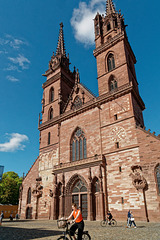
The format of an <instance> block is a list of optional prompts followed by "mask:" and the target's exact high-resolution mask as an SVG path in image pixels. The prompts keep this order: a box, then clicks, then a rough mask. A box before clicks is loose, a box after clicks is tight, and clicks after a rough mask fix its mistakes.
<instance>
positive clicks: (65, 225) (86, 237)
mask: <svg viewBox="0 0 160 240" xmlns="http://www.w3.org/2000/svg"><path fill="white" fill-rule="evenodd" d="M69 224H70V223H69V222H68V221H67V220H57V226H58V228H65V230H64V231H63V235H62V236H60V237H59V238H58V239H57V240H62V239H64V240H69V239H70V240H73V237H72V236H71V235H70V230H69V227H68V226H69ZM67 235H68V236H69V238H68V237H67ZM75 236H76V239H77V236H78V232H75ZM82 240H91V236H90V235H89V233H88V231H83V234H82Z"/></svg>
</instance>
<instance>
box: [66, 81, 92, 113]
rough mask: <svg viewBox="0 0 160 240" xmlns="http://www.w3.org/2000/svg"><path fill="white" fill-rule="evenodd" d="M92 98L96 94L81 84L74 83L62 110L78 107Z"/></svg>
mask: <svg viewBox="0 0 160 240" xmlns="http://www.w3.org/2000/svg"><path fill="white" fill-rule="evenodd" d="M93 98H96V96H95V95H94V94H93V93H91V91H90V90H88V89H87V88H86V87H85V86H84V85H83V84H81V83H76V84H75V85H74V87H73V89H72V91H71V94H70V96H69V99H68V101H67V103H66V105H65V107H64V109H63V112H67V111H69V110H76V109H79V108H81V107H82V106H83V105H84V104H85V103H87V102H89V101H90V100H92V99H93Z"/></svg>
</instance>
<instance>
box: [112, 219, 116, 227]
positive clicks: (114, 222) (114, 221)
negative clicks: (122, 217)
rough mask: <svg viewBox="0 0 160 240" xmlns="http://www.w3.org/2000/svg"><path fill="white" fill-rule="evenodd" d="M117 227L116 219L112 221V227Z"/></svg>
mask: <svg viewBox="0 0 160 240" xmlns="http://www.w3.org/2000/svg"><path fill="white" fill-rule="evenodd" d="M116 225H117V221H116V220H115V219H112V221H111V226H112V227H113V226H116Z"/></svg>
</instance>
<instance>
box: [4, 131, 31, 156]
mask: <svg viewBox="0 0 160 240" xmlns="http://www.w3.org/2000/svg"><path fill="white" fill-rule="evenodd" d="M7 135H8V136H9V141H8V142H6V143H1V144H0V152H14V151H16V150H24V148H25V145H23V144H22V142H24V141H28V140H29V139H28V137H27V136H26V135H22V134H19V133H12V134H7Z"/></svg>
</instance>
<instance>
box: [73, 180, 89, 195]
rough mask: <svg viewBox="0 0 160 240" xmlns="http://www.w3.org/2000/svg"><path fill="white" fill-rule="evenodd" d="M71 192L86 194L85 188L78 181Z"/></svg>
mask: <svg viewBox="0 0 160 240" xmlns="http://www.w3.org/2000/svg"><path fill="white" fill-rule="evenodd" d="M72 192H73V193H77V192H87V188H86V186H85V184H84V182H82V180H79V181H78V182H77V183H76V184H75V186H74V188H73V190H72Z"/></svg>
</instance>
